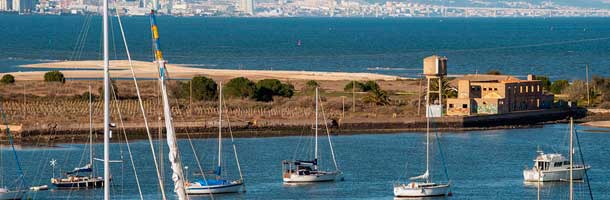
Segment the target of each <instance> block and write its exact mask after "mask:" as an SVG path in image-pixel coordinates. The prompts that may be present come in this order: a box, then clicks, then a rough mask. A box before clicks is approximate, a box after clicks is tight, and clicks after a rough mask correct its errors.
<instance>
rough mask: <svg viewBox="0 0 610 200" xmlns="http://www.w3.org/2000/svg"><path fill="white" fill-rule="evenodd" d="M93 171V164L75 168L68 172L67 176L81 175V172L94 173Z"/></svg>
mask: <svg viewBox="0 0 610 200" xmlns="http://www.w3.org/2000/svg"><path fill="white" fill-rule="evenodd" d="M92 171H93V169H92V168H91V163H89V164H87V165H85V166H82V167H77V168H74V170H72V171H69V172H66V174H76V173H80V172H92Z"/></svg>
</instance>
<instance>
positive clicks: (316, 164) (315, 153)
mask: <svg viewBox="0 0 610 200" xmlns="http://www.w3.org/2000/svg"><path fill="white" fill-rule="evenodd" d="M318 98H319V97H318V87H316V124H315V134H316V136H315V141H316V142H315V143H316V144H315V150H314V151H315V152H314V156H315V158H314V162H315V165H314V168H315V169H318Z"/></svg>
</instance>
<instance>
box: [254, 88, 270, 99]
mask: <svg viewBox="0 0 610 200" xmlns="http://www.w3.org/2000/svg"><path fill="white" fill-rule="evenodd" d="M273 94H274V92H273V90H271V89H269V88H266V87H260V88H259V87H257V88H256V92H254V96H252V98H254V99H255V100H257V101H265V102H269V101H273Z"/></svg>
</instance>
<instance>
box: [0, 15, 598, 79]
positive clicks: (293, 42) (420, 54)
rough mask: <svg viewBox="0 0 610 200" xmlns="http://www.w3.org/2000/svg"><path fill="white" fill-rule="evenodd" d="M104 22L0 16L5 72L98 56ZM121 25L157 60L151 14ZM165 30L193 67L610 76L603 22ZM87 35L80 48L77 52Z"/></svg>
mask: <svg viewBox="0 0 610 200" xmlns="http://www.w3.org/2000/svg"><path fill="white" fill-rule="evenodd" d="M100 20H101V19H100V17H99V16H95V17H93V20H91V23H90V26H86V27H88V28H84V29H85V30H87V31H81V30H83V26H84V24H86V23H85V22H87V21H89V20H87V18H86V17H84V16H15V15H0V45H1V47H0V49H1V51H0V63H1V64H0V71H24V70H29V69H19V68H17V67H16V66H17V65H20V64H27V63H36V62H41V61H49V60H82V59H99V58H100V55H101V54H100V47H101V46H100V38H101V36H100V31H99V30H100V27H101V26H100ZM123 21H124V23H125V27H126V32H127V39H128V42H129V44H130V49H131V50H132V51H133V57H134V59H138V60H152V56H151V50H150V49H151V44H150V43H151V42H150V29H149V22H148V18H146V17H125V18H124V19H123ZM112 25H113V26H112V27H114V28H113V30H114V32H113V34H111V38H114V40H111V55H112V58H114V59H124V58H125V53H124V52H123V51H124V50H123V48H122V43H121V39H120V38H119V37H118V36H119V33H118V28H117V23H116V19H114V20H113V23H112ZM159 26H160V34H161V43H162V47H163V49H164V53H165V56H166V58H167V60H169V61H170V62H171V63H179V64H189V65H191V66H194V67H204V68H229V69H239V68H241V69H268V70H280V69H284V70H319V71H348V72H375V73H384V74H394V75H401V76H407V77H414V76H417V75H418V74H419V73H421V70H420V69H421V63H422V58H424V57H426V56H428V55H431V54H434V53H436V54H441V55H445V56H447V57H448V58H449V72H450V73H453V74H463V73H476V72H481V73H482V72H486V71H488V70H490V69H499V70H500V71H502V72H504V73H506V74H512V75H519V76H524V75H526V74H527V73H535V74H540V75H547V76H550V77H551V78H552V79H560V78H562V79H563V78H565V79H582V78H584V76H585V72H584V67H583V66H584V64H585V63H589V64H590V66H591V73H592V74H598V75H606V76H607V75H610V70H608V69H609V66H610V59H607V57H608V52H610V43H609V39H610V21H608V19H606V18H550V19H530V18H491V19H490V18H487V19H483V18H457V19H438V18H437V19H375V18H273V19H266V18H248V19H245V18H200V17H192V18H174V17H160V18H159ZM85 33H86V34H85ZM81 35H86V37H82V38H85V40H84V41H85V42H84V43H83V44H84V45H83V47H84V48H83V50H82V51H81V50H75V49H78V48H77V45H76V44H77V41H79V39H78V38H81V37H80V36H81ZM299 40H300V41H301V45H300V46H298V45H297V42H298V41H299ZM115 49H116V51H114V50H115ZM376 68H380V70H379V69H376ZM386 68H391V69H392V70H384V69H386Z"/></svg>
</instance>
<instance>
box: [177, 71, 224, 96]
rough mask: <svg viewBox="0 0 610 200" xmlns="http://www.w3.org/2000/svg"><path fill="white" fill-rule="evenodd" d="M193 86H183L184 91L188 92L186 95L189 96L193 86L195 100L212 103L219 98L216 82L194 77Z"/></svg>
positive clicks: (202, 77) (186, 84)
mask: <svg viewBox="0 0 610 200" xmlns="http://www.w3.org/2000/svg"><path fill="white" fill-rule="evenodd" d="M191 84H192V85H189V84H188V83H185V84H182V88H183V89H182V90H183V91H186V94H189V92H190V90H191V88H190V87H191V86H192V87H193V88H192V94H193V99H195V100H199V101H201V100H206V101H210V100H214V99H216V97H217V96H218V95H217V88H218V85H217V84H216V82H214V80H212V79H210V78H208V77H205V76H195V77H193V79H191Z"/></svg>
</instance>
